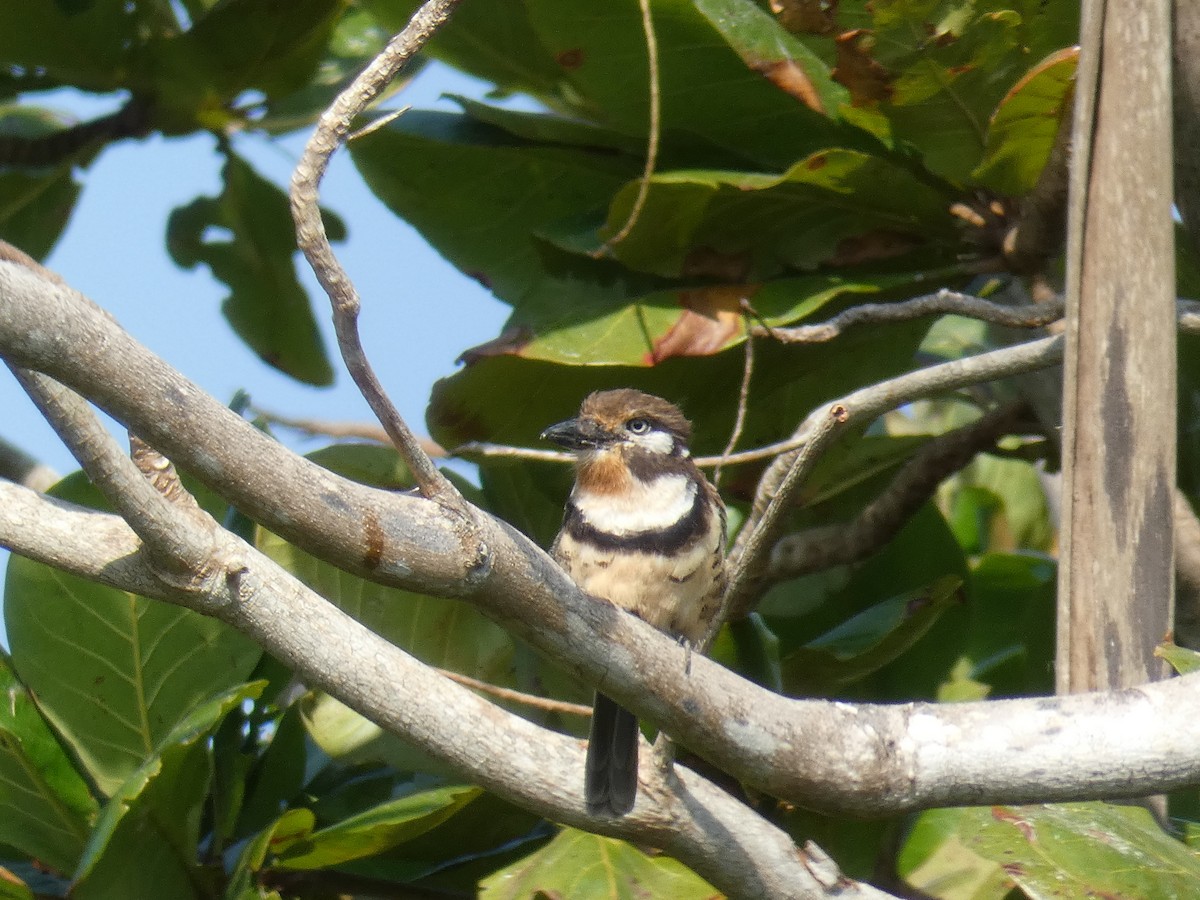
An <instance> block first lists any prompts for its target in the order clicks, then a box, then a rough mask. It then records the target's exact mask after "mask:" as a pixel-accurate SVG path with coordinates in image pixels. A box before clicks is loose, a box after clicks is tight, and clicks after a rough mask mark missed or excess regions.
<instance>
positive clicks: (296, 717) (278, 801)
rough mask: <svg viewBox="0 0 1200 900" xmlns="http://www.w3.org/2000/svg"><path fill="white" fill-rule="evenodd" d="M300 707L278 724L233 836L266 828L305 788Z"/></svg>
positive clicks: (251, 776)
mask: <svg viewBox="0 0 1200 900" xmlns="http://www.w3.org/2000/svg"><path fill="white" fill-rule="evenodd" d="M304 736H305V729H304V720H303V717H302V715H301V711H300V706H299V704H295V703H294V704H292V705H291V706H289V707H288V708H287V710H285V711H284V713H283V715H282V716H280V717H279V719H278V720H277V722H276V723H275V731H274V734H272V735H271V742H270V743H269V744H268V745H267V748H266V750H264V751H263V753H262V755H261V756H260V757H259V759H258V760H257V762H256V763H255V765H254V767H253V768H252V769H251V770H250V772H249V773H248V775H247V777H246V782H245V797H244V799H243V802H242V807H241V814H240V816H239V818H238V822H237V828H236V829H235V831H234V833H235V834H236V835H238V836H241V835H245V834H248V833H252V832H254V831H256V830H257V829H260V828H263V827H265V825H266V824H267V823H269V822H270V821H271V820H272V819H274V818H275V817H276V816H278V815H279V813H280V811H281V810H282V809H284V807H285V805H286V803H287V802H288V801H289V800H291V799H292V798H293V797H295V796H296V795H297V794H299V793H300V790H301V788H302V787H303V786H304V779H305V774H306V773H305V765H306V763H307V761H308V755H307V751H308V747H307V745H306V743H305V740H304Z"/></svg>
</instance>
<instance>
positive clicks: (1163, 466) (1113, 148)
mask: <svg viewBox="0 0 1200 900" xmlns="http://www.w3.org/2000/svg"><path fill="white" fill-rule="evenodd" d="M1189 2H1190V0H1189ZM1082 31H1083V34H1082V49H1081V56H1080V69H1079V82H1078V87H1077V91H1076V112H1075V122H1074V160H1073V165H1074V169H1073V172H1072V183H1071V191H1072V200H1071V214H1070V224H1069V228H1068V244H1067V316H1068V318H1067V345H1066V346H1067V349H1066V360H1065V367H1064V385H1063V387H1064V406H1065V409H1064V413H1063V420H1064V421H1063V428H1064V433H1063V466H1064V470H1063V474H1064V495H1063V501H1064V507H1063V528H1062V546H1061V557H1060V559H1061V562H1060V567H1059V598H1058V616H1059V621H1058V660H1057V686H1058V690H1059V692H1060V693H1066V692H1075V691H1087V690H1104V689H1108V688H1114V687H1126V686H1130V685H1134V684H1140V683H1142V682H1145V681H1147V680H1150V679H1153V678H1155V677H1157V676H1158V675H1159V673H1160V665H1159V664H1158V661H1157V660H1156V659H1155V658H1154V656H1153V651H1154V647H1155V645H1156V644H1157V643H1159V642H1160V641H1161V640H1162V639H1163V637H1164V635H1165V634H1166V633H1167V632H1168V631H1169V630H1170V627H1171V618H1172V614H1173V609H1174V544H1173V529H1172V492H1173V490H1174V488H1175V446H1176V438H1175V432H1176V428H1175V408H1176V406H1175V392H1176V389H1175V343H1176V329H1175V255H1174V228H1173V224H1172V219H1171V203H1172V193H1171V187H1172V182H1171V165H1172V154H1171V68H1170V64H1171V8H1170V0H1139V2H1137V3H1130V2H1125V0H1085V3H1084V16H1083V28H1082Z"/></svg>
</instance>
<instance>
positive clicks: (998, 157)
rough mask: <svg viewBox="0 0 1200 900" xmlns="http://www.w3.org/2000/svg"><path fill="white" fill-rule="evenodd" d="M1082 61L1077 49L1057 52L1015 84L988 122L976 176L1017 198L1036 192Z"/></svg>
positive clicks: (1069, 104)
mask: <svg viewBox="0 0 1200 900" xmlns="http://www.w3.org/2000/svg"><path fill="white" fill-rule="evenodd" d="M1078 61H1079V48H1078V47H1067V48H1066V49H1063V50H1059V51H1056V52H1055V53H1052V54H1051V55H1050V56H1048V57H1047V58H1046V59H1044V60H1042V61H1041V62H1040V63H1038V64H1037V65H1036V66H1034V67H1033V68H1032V69H1030V70H1029V71H1028V72H1026V73H1025V75H1024V76H1022V78H1021V80H1020V81H1018V82H1017V83H1016V84H1015V85H1013V87H1012V89H1011V90H1010V91H1009V92H1008V94H1007V95H1005V97H1004V99H1003V100H1001V101H1000V105H999V106H998V107H997V108H996V111H995V113H994V114H993V115H992V118H991V122H990V123H989V124H988V132H987V143H986V150H985V152H984V156H983V161H982V162H981V163H980V164H979V166H978V167H977V168H976V169H975V171H974V172H973V173H972V176H971V177H972V178H974V179H975V180H976V181H977V182H979V183H980V184H983V185H985V186H987V187H989V188H991V189H992V190H994V191H998V192H1000V193H1002V194H1009V195H1012V196H1016V197H1019V196H1022V195H1024V194H1027V193H1029V191H1031V190H1033V186H1034V185H1035V184H1036V183H1037V180H1038V177H1039V176H1040V175H1041V174H1042V169H1043V168H1045V166H1046V161H1047V160H1048V159H1049V158H1050V151H1051V149H1052V148H1053V146H1054V140H1055V137H1056V136H1057V134H1058V131H1059V128H1060V125H1061V123H1062V121H1063V117H1064V116H1067V115H1070V110H1071V98H1072V96H1074V94H1073V85H1074V83H1075V66H1076V64H1077V63H1078Z"/></svg>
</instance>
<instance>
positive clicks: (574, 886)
mask: <svg viewBox="0 0 1200 900" xmlns="http://www.w3.org/2000/svg"><path fill="white" fill-rule="evenodd" d="M533 896H551V897H554V896H559V897H571V898H573V900H600V898H604V900H612V898H623V900H635V898H638V897H645V896H653V897H672V898H678V900H693V898H694V900H712V898H714V897H716V896H718V894H717V891H716V889H715V888H713V887H712V886H711V885H710V884H708V883H707V882H705V881H703V880H702V879H701V878H700V877H699V876H697V875H695V874H694V873H693V872H691V871H690V870H689V869H687V868H685V867H684V866H683V864H682V863H680V862H678V861H676V860H674V859H671V858H670V857H666V856H662V857H649V856H647V855H646V854H644V853H643V852H642V851H641V850H638V849H637V848H636V847H634V846H632V845H630V844H627V843H625V842H624V841H618V840H614V839H613V838H606V837H600V836H599V835H595V834H587V833H586V832H582V831H575V830H574V829H570V828H567V829H563V831H562V832H560V833H559V835H558V836H557V837H556V838H555V839H554V840H552V841H551V842H550V843H549V844H547V845H546V846H545V847H543V848H542V849H541V850H538V851H537V852H536V853H533V854H532V855H530V856H528V857H527V858H526V859H524V860H522V861H520V862H518V863H515V864H513V865H511V866H509V867H507V868H504V869H501V870H500V871H499V872H496V873H495V874H494V875H492V876H490V877H489V878H487V879H485V880H484V881H483V882H482V883H481V884H480V892H479V897H480V900H508V898H511V900H518V898H526V897H533Z"/></svg>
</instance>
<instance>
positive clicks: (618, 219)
mask: <svg viewBox="0 0 1200 900" xmlns="http://www.w3.org/2000/svg"><path fill="white" fill-rule="evenodd" d="M637 194H638V184H637V183H636V182H631V183H630V184H628V185H627V186H626V187H625V188H624V189H623V190H622V191H621V192H620V193H618V194H617V195H616V197H615V199H614V200H613V204H612V206H611V208H610V209H609V212H608V220H607V222H606V224H605V226H604V228H603V229H602V230H601V237H605V238H607V237H611V236H612V235H614V234H615V233H616V232H617V230H618V229H620V228H621V227H622V226H623V225H624V223H625V222H626V220H627V219H628V218H629V216H630V212H631V209H632V207H633V204H634V200H635V197H636V196H637ZM949 205H950V198H949V196H948V194H947V193H946V192H944V191H942V190H938V189H935V188H933V187H931V186H930V185H929V184H927V183H926V182H924V181H921V180H919V179H918V178H916V177H915V176H914V175H913V174H912V173H911V172H910V171H909V170H908V169H906V168H904V167H902V166H900V165H898V164H896V163H894V162H891V161H890V160H887V159H885V158H882V157H879V156H871V155H869V154H867V153H863V152H861V151H858V150H845V149H840V148H836V147H831V148H825V149H821V150H820V151H818V152H816V153H813V154H811V155H810V156H807V157H805V158H803V159H801V160H800V161H799V162H797V163H796V164H795V165H792V166H790V167H789V168H788V169H787V170H786V171H784V172H783V174H781V175H774V174H767V173H752V172H732V171H712V170H708V171H705V170H698V169H689V170H681V171H662V170H661V169H660V171H659V172H658V173H656V174H655V175H654V176H653V177H652V178H651V179H650V188H649V191H648V193H647V194H646V198H645V205H644V206H643V208H642V210H641V212H640V213H639V215H638V218H637V224H636V225H635V226H634V228H633V230H632V231H630V232H629V234H628V236H627V237H625V238H624V239H623V240H622V241H620V242H619V243H617V244H616V245H615V246H614V247H613V253H614V255H615V256H616V258H617V259H619V260H620V261H621V262H623V263H625V265H627V266H629V267H630V268H633V269H638V270H640V271H646V272H652V273H655V274H658V275H664V276H672V277H678V276H688V275H693V276H694V275H695V274H697V272H696V270H697V269H700V268H701V267H704V266H709V267H711V266H713V265H714V264H716V262H717V261H718V260H719V261H720V264H721V265H722V266H725V267H732V268H734V269H738V270H741V271H743V272H745V273H747V274H746V277H747V278H748V279H749V280H761V279H763V278H769V277H773V276H776V275H778V274H780V273H781V272H784V271H787V270H790V269H801V270H808V269H814V268H817V267H818V266H821V265H824V264H832V265H838V264H839V263H842V264H844V263H845V262H846V261H852V262H855V263H864V262H872V261H880V260H885V259H889V258H892V257H895V256H900V255H903V254H905V253H909V252H911V251H912V250H913V249H915V248H918V247H921V246H930V245H934V246H937V245H941V246H943V247H944V248H946V249H947V250H949V249H951V248H954V247H956V246H957V243H958V240H959V235H958V231H957V228H956V227H955V224H954V221H953V218H952V217H951V216H950V215H949V214H948V213H947V208H948V206H949ZM852 239H853V240H852Z"/></svg>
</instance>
